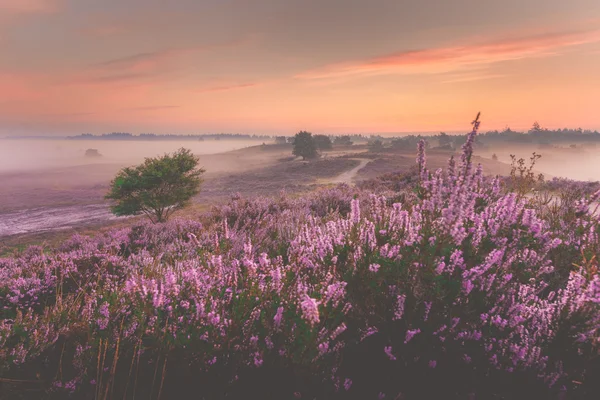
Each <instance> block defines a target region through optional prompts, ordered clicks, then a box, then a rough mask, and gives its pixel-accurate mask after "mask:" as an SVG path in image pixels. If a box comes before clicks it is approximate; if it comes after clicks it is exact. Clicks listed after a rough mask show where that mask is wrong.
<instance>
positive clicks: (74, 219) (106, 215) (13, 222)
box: [0, 204, 118, 237]
mask: <svg viewBox="0 0 600 400" xmlns="http://www.w3.org/2000/svg"><path fill="white" fill-rule="evenodd" d="M117 218H118V217H115V216H114V215H113V214H111V213H110V210H109V208H108V206H107V205H105V204H93V205H87V206H67V207H56V208H51V207H41V208H35V209H26V210H19V211H14V212H9V213H6V214H2V215H0V237H2V236H9V235H17V234H23V233H31V232H46V231H54V230H60V229H68V228H71V227H74V226H77V225H81V224H90V223H95V222H103V221H107V220H114V219H117Z"/></svg>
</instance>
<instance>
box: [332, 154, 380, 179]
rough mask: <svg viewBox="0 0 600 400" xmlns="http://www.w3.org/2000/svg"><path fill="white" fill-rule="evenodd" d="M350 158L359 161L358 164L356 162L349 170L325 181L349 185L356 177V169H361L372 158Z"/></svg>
mask: <svg viewBox="0 0 600 400" xmlns="http://www.w3.org/2000/svg"><path fill="white" fill-rule="evenodd" d="M350 160H357V161H360V164H358V165H357V166H356V167H354V168H352V169H351V170H348V171H346V172H344V173H342V174H340V175H338V176H336V177H335V178H332V179H329V180H327V183H333V184H339V183H347V184H349V185H351V184H353V182H352V180H353V179H354V178H355V177H356V174H358V171H360V170H361V169H363V168H364V167H365V166H366V165H367V164H368V163H369V162H371V161H372V160H369V159H368V158H350Z"/></svg>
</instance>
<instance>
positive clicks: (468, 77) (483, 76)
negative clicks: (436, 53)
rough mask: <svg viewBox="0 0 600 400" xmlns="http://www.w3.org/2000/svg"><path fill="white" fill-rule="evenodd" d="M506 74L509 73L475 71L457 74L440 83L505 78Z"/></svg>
mask: <svg viewBox="0 0 600 400" xmlns="http://www.w3.org/2000/svg"><path fill="white" fill-rule="evenodd" d="M507 76H509V75H506V74H487V73H475V74H466V75H459V76H456V77H454V78H451V79H447V80H445V81H442V83H459V82H472V81H482V80H485V79H498V78H506V77H507Z"/></svg>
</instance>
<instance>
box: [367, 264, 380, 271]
mask: <svg viewBox="0 0 600 400" xmlns="http://www.w3.org/2000/svg"><path fill="white" fill-rule="evenodd" d="M380 267H381V266H380V265H379V264H371V265H369V271H371V272H377V271H379V268H380Z"/></svg>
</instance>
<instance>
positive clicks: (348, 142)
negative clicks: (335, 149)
mask: <svg viewBox="0 0 600 400" xmlns="http://www.w3.org/2000/svg"><path fill="white" fill-rule="evenodd" d="M333 143H334V144H335V145H337V146H352V144H353V142H352V139H350V136H348V135H343V136H337V137H336V138H335V139H334V140H333Z"/></svg>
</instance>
